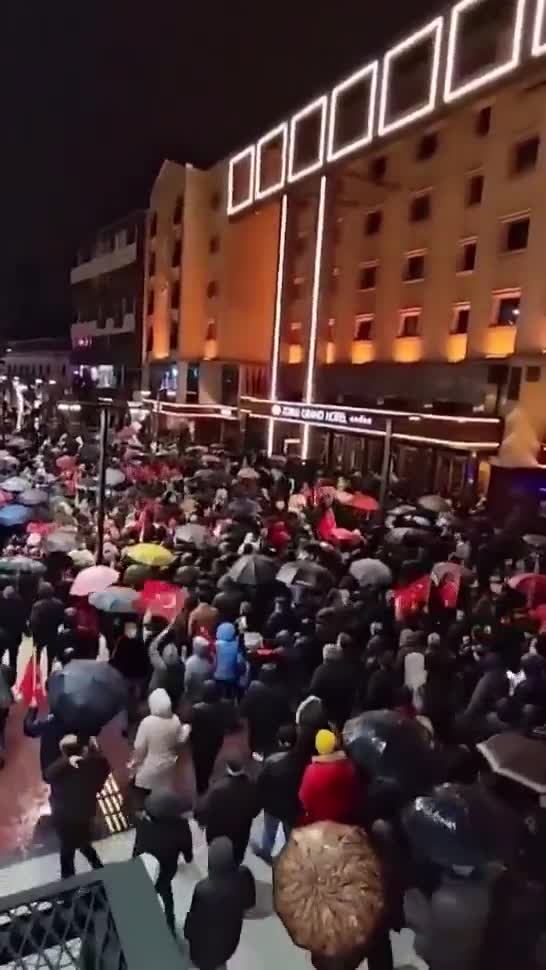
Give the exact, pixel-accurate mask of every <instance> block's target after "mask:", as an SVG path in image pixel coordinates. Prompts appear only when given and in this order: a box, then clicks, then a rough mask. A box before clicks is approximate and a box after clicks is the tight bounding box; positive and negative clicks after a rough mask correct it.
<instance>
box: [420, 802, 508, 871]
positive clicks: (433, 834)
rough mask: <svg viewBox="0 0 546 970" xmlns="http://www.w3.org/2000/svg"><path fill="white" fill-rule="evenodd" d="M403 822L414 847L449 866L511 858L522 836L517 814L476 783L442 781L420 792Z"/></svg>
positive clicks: (476, 864) (477, 864) (429, 857)
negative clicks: (426, 790)
mask: <svg viewBox="0 0 546 970" xmlns="http://www.w3.org/2000/svg"><path fill="white" fill-rule="evenodd" d="M403 822H404V827H405V829H406V832H407V834H408V836H409V840H410V842H411V845H412V847H413V849H414V850H415V851H416V852H417V853H418V854H419V855H421V856H425V858H427V859H428V860H429V861H430V862H434V863H435V864H436V865H439V866H444V867H447V868H451V867H453V866H468V867H472V868H474V867H475V866H483V865H485V864H486V863H489V862H494V861H497V860H499V861H500V860H503V859H504V860H508V859H510V858H511V857H512V856H513V854H514V850H515V847H516V844H517V841H518V838H517V837H518V824H517V820H516V818H515V816H514V815H513V814H512V813H511V812H510V810H509V809H508V808H507V807H506V806H504V805H503V804H501V803H500V802H498V801H497V800H496V799H495V798H494V797H493V796H492V795H490V794H488V793H487V792H486V791H484V790H483V789H482V788H480V787H478V786H477V785H440V786H439V787H438V788H435V789H434V790H433V791H432V792H431V793H430V795H425V796H422V797H420V798H416V799H415V801H414V802H413V803H412V804H411V805H409V806H408V808H407V809H406V810H405V811H404V813H403Z"/></svg>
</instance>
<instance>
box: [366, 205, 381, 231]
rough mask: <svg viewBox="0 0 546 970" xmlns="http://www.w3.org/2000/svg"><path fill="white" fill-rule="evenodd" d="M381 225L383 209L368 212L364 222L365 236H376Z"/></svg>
mask: <svg viewBox="0 0 546 970" xmlns="http://www.w3.org/2000/svg"><path fill="white" fill-rule="evenodd" d="M382 225H383V210H382V209H374V210H373V211H372V212H368V213H367V215H366V219H365V222H364V233H365V235H366V236H377V234H378V233H379V232H381V227H382Z"/></svg>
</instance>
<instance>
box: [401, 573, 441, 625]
mask: <svg viewBox="0 0 546 970" xmlns="http://www.w3.org/2000/svg"><path fill="white" fill-rule="evenodd" d="M431 583H432V580H431V578H430V576H422V577H421V578H420V579H416V580H414V582H413V583H409V585H408V586H403V587H402V588H401V589H397V590H396V591H395V594H394V609H395V615H396V619H397V620H402V619H404V617H406V616H407V615H408V614H411V613H415V611H416V610H417V609H418V607H420V606H425V605H426V604H427V603H428V600H429V596H430V588H431Z"/></svg>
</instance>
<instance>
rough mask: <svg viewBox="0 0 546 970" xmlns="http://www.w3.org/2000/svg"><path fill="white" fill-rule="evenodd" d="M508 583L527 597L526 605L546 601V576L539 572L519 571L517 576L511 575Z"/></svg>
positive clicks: (536, 604) (534, 604) (535, 604)
mask: <svg viewBox="0 0 546 970" xmlns="http://www.w3.org/2000/svg"><path fill="white" fill-rule="evenodd" d="M508 585H509V586H511V587H512V589H517V591H518V593H523V595H524V596H526V597H527V605H528V606H538V605H539V604H540V603H546V576H541V575H540V573H520V574H519V576H512V577H511V578H510V579H509V580H508Z"/></svg>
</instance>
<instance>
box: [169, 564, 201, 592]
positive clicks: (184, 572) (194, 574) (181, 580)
mask: <svg viewBox="0 0 546 970" xmlns="http://www.w3.org/2000/svg"><path fill="white" fill-rule="evenodd" d="M199 575H200V573H199V569H198V568H197V566H191V565H188V566H180V568H179V569H177V570H176V572H175V574H174V579H173V582H175V583H176V585H177V586H188V587H189V586H195V585H196V583H197V580H198V579H199Z"/></svg>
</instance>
